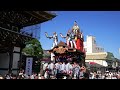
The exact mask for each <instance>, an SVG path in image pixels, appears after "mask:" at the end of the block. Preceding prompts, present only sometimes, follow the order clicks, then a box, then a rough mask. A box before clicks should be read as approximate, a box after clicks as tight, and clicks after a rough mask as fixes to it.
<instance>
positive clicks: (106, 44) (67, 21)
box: [40, 11, 120, 59]
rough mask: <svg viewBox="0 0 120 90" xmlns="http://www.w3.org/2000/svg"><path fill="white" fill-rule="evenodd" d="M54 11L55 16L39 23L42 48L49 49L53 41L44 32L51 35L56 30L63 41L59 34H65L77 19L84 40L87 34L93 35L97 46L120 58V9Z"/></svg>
mask: <svg viewBox="0 0 120 90" xmlns="http://www.w3.org/2000/svg"><path fill="white" fill-rule="evenodd" d="M55 12H56V14H57V16H56V17H55V18H53V19H52V20H50V21H47V22H44V23H42V24H41V34H40V37H41V38H40V42H41V44H42V47H43V49H45V50H47V49H51V47H52V43H53V40H52V39H48V38H46V36H45V32H47V33H48V35H49V36H51V35H53V32H57V34H58V39H59V42H60V41H64V42H65V39H63V38H61V37H60V35H59V34H60V33H62V34H63V35H66V33H67V31H68V29H71V28H72V26H73V25H74V21H77V23H78V25H79V27H80V29H81V30H82V31H83V34H84V39H85V41H86V36H87V35H93V36H95V37H96V42H97V44H98V45H99V46H101V47H103V48H104V50H105V51H107V52H112V53H113V54H114V56H115V57H116V58H118V59H120V53H119V48H120V40H119V39H120V38H119V37H120V11H55Z"/></svg>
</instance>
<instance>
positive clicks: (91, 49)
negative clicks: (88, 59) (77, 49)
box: [84, 35, 104, 53]
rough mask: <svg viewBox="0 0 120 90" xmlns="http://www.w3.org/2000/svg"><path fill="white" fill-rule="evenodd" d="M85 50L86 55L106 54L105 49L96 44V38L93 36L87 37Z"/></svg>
mask: <svg viewBox="0 0 120 90" xmlns="http://www.w3.org/2000/svg"><path fill="white" fill-rule="evenodd" d="M84 48H85V51H86V53H99V52H104V48H102V47H100V46H98V45H97V43H96V38H95V37H94V36H91V35H89V36H87V39H86V42H84Z"/></svg>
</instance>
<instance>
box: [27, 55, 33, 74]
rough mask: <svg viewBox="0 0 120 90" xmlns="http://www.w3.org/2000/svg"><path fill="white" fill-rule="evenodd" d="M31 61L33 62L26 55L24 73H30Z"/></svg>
mask: <svg viewBox="0 0 120 90" xmlns="http://www.w3.org/2000/svg"><path fill="white" fill-rule="evenodd" d="M32 63H33V58H32V57H27V58H26V69H25V73H26V74H27V75H32Z"/></svg>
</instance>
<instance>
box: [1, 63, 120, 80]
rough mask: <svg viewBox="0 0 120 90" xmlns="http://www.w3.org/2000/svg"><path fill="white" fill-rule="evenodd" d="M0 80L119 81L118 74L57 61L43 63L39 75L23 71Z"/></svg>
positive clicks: (119, 75)
mask: <svg viewBox="0 0 120 90" xmlns="http://www.w3.org/2000/svg"><path fill="white" fill-rule="evenodd" d="M0 79H120V72H110V71H106V72H104V73H103V72H90V71H89V70H88V69H86V67H85V66H81V67H80V65H79V63H77V62H74V63H70V62H68V61H64V62H60V61H58V62H56V63H53V62H50V63H44V64H43V65H42V67H41V70H40V72H39V73H34V72H33V73H32V75H27V74H25V71H24V70H20V72H19V73H18V75H15V74H6V75H5V77H2V76H1V75H0Z"/></svg>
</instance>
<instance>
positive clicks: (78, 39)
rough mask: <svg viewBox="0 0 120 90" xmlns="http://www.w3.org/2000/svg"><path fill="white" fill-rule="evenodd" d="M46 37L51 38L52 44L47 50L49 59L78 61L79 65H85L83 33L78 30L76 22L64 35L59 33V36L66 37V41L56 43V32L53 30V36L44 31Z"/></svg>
mask: <svg viewBox="0 0 120 90" xmlns="http://www.w3.org/2000/svg"><path fill="white" fill-rule="evenodd" d="M45 35H46V37H47V38H49V39H53V46H52V48H51V49H50V50H47V51H48V52H49V53H51V61H54V62H57V61H61V62H63V61H65V60H68V61H69V62H71V63H73V62H75V61H76V62H78V63H79V65H80V66H86V65H85V50H84V48H83V47H84V46H83V42H84V38H83V33H82V32H81V31H80V28H79V26H78V25H77V22H76V21H75V22H74V26H73V27H72V29H71V30H68V32H67V34H66V36H63V35H62V33H60V36H61V38H64V39H66V42H63V41H60V42H59V43H58V36H57V33H56V32H54V33H53V36H49V35H48V34H47V32H46V33H45Z"/></svg>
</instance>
